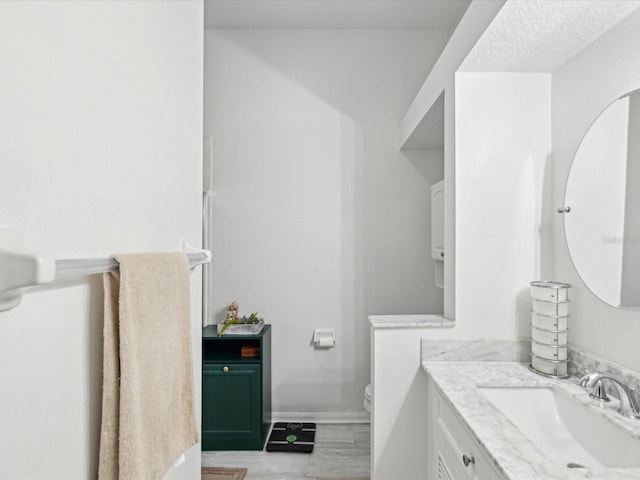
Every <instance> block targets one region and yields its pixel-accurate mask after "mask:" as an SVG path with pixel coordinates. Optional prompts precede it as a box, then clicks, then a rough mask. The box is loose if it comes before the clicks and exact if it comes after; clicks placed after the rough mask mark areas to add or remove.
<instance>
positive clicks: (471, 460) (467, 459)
mask: <svg viewBox="0 0 640 480" xmlns="http://www.w3.org/2000/svg"><path fill="white" fill-rule="evenodd" d="M462 463H464V466H465V467H468V466H469V465H470V464H471V463H476V459H475V458H473V457H467V456H466V455H465V454H462Z"/></svg>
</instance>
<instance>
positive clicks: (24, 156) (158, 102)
mask: <svg viewBox="0 0 640 480" xmlns="http://www.w3.org/2000/svg"><path fill="white" fill-rule="evenodd" d="M202 23H203V12H202V5H201V4H200V3H199V2H170V1H163V2H121V1H113V2H112V1H106V2H0V66H1V68H2V75H0V105H1V107H0V224H9V225H13V226H14V227H16V228H18V229H20V230H22V232H23V233H24V235H25V237H26V242H27V244H28V245H29V246H30V247H31V248H33V249H34V250H36V251H43V252H47V253H50V254H52V255H54V256H55V257H56V258H74V257H75V258H83V257H84V258H86V257H106V256H109V255H110V254H113V253H118V252H151V251H168V250H173V251H175V250H179V248H180V242H181V240H182V239H183V238H188V239H191V241H192V242H193V243H196V244H197V243H198V242H199V240H200V232H201V226H200V223H201V219H200V215H201V195H200V192H201V162H202V75H203V72H202V55H203V52H202V48H203V45H202V35H203V28H202ZM191 278H192V285H193V288H192V292H193V296H192V328H193V333H194V336H193V345H194V349H195V358H194V368H195V379H196V382H197V392H196V394H197V398H199V379H200V374H199V372H200V367H199V362H200V356H199V352H200V346H199V344H200V341H199V338H200V329H199V326H200V318H199V315H200V310H199V308H200V307H199V302H200V292H199V288H200V287H199V283H200V281H199V274H194V275H192V277H191ZM102 303H103V302H102V287H101V278H100V276H92V277H85V278H79V279H77V280H73V281H70V282H68V283H65V284H58V285H54V286H50V287H46V288H39V289H37V290H34V291H32V292H30V293H28V294H26V295H25V296H24V298H23V301H22V304H21V305H20V306H19V307H18V308H16V309H14V310H11V311H8V312H5V313H0V339H1V340H0V343H1V345H2V346H1V347H0V379H2V385H3V388H2V396H1V397H0V411H2V415H0V431H2V436H1V438H0V478H7V479H15V480H20V479H45V478H46V479H47V480H53V479H64V480H68V479H89V478H96V477H97V455H98V439H99V430H100V407H101V390H102V389H101V383H102V345H101V342H102ZM199 454H200V447H199V445H198V446H196V447H194V448H192V449H191V450H190V451H189V455H188V459H187V462H186V463H185V464H183V465H182V466H181V467H179V468H178V469H175V470H174V471H172V472H171V473H170V475H168V477H167V478H185V479H186V478H199V466H200V455H199Z"/></svg>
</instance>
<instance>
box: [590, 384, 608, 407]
mask: <svg viewBox="0 0 640 480" xmlns="http://www.w3.org/2000/svg"><path fill="white" fill-rule="evenodd" d="M589 396H590V397H591V398H595V399H596V400H600V401H601V402H610V401H611V400H610V399H609V397H608V396H607V391H606V389H605V388H604V385H603V384H602V381H601V380H596V382H595V383H594V384H593V386H592V387H591V391H590V392H589Z"/></svg>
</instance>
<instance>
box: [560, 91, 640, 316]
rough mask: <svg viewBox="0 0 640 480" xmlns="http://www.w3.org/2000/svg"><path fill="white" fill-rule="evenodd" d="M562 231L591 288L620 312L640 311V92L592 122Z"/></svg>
mask: <svg viewBox="0 0 640 480" xmlns="http://www.w3.org/2000/svg"><path fill="white" fill-rule="evenodd" d="M564 208H565V213H564V230H565V235H566V239H567V245H568V248H569V253H570V255H571V259H572V261H573V264H574V266H575V268H576V270H577V272H578V274H579V275H580V278H581V279H582V281H583V282H584V283H585V284H586V285H587V287H588V288H589V289H590V290H591V291H592V292H593V293H594V294H595V295H596V296H598V297H599V298H600V299H601V300H603V301H604V302H606V303H608V304H609V305H612V306H614V307H619V308H627V309H636V308H640V90H636V91H634V92H631V93H629V94H627V95H625V96H623V97H621V98H619V99H617V100H616V101H615V102H613V103H612V104H611V105H609V106H608V107H607V108H606V109H605V110H604V111H603V112H602V113H601V114H600V115H599V116H598V118H596V120H595V121H594V122H593V124H592V125H591V127H590V128H589V130H588V131H587V133H586V135H585V136H584V138H583V139H582V142H581V143H580V146H579V147H578V150H577V152H576V155H575V157H574V159H573V163H572V164H571V170H570V172H569V178H568V179H567V188H566V192H565V203H564Z"/></svg>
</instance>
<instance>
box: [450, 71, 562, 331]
mask: <svg viewBox="0 0 640 480" xmlns="http://www.w3.org/2000/svg"><path fill="white" fill-rule="evenodd" d="M549 98H550V76H549V75H546V74H522V73H520V74H514V73H456V80H455V118H456V126H455V166H456V177H455V181H456V199H455V205H456V226H455V231H456V257H455V260H456V273H455V277H456V292H455V302H456V306H455V311H456V328H455V330H456V332H455V335H456V336H458V337H465V338H525V337H528V336H529V334H530V330H529V318H530V314H529V308H530V302H529V282H531V281H532V280H535V279H539V278H540V272H541V262H542V246H543V242H544V239H543V232H542V231H541V230H542V224H543V214H542V210H543V205H544V203H545V198H544V192H545V186H546V185H547V178H548V169H549V168H550V167H549V166H548V162H549V153H550V145H551V139H550V129H549V119H550V102H549Z"/></svg>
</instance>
